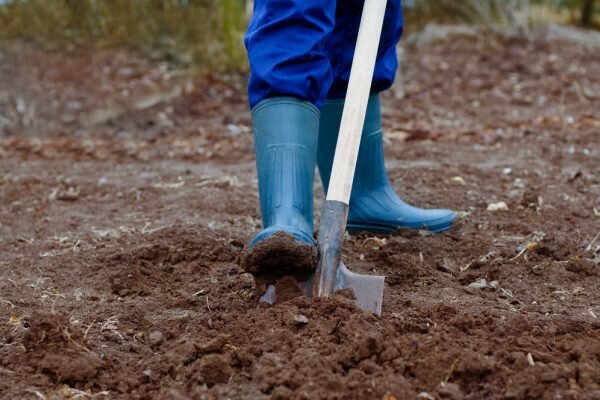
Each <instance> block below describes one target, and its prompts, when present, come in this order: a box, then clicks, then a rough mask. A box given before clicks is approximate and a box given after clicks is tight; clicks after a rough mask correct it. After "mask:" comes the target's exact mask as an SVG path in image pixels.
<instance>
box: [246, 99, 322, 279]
mask: <svg viewBox="0 0 600 400" xmlns="http://www.w3.org/2000/svg"><path fill="white" fill-rule="evenodd" d="M252 122H253V127H254V150H255V152H256V170H257V173H258V191H259V198H260V209H261V212H262V221H263V230H262V231H260V232H259V233H258V235H256V236H255V237H254V238H253V239H252V241H251V242H250V244H249V245H248V248H247V249H246V251H245V252H244V253H243V255H242V260H241V264H242V266H243V267H244V268H245V269H246V270H248V271H249V272H253V273H266V272H274V273H288V272H291V273H293V272H297V270H303V269H304V270H312V269H313V268H314V266H315V262H316V247H315V241H314V239H313V182H314V177H315V167H316V156H317V142H318V140H317V136H318V133H319V110H318V109H317V108H316V107H315V106H314V105H312V104H311V103H309V102H306V101H301V100H298V99H295V98H292V97H275V98H270V99H267V100H263V101H261V102H260V103H259V104H257V105H256V107H254V109H253V110H252ZM274 270H275V271H274Z"/></svg>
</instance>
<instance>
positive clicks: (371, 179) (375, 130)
mask: <svg viewBox="0 0 600 400" xmlns="http://www.w3.org/2000/svg"><path fill="white" fill-rule="evenodd" d="M352 2H355V3H357V4H354V7H348V8H345V7H338V10H337V13H338V15H337V19H336V26H335V28H334V32H333V34H332V35H331V37H330V38H329V39H328V40H327V42H326V43H327V51H328V52H330V54H331V55H330V57H331V61H332V64H333V65H332V69H333V73H334V81H333V84H332V87H331V90H330V92H329V94H328V100H327V101H326V102H325V105H324V107H323V110H322V112H321V119H320V130H319V145H318V147H319V148H318V156H317V159H318V164H319V173H320V175H321V179H322V181H323V187H324V188H325V190H327V187H328V185H329V177H330V174H331V167H332V164H333V156H334V153H335V146H336V143H337V137H338V133H339V127H340V121H341V117H342V111H343V108H344V100H343V99H344V96H345V93H346V89H347V86H348V79H349V76H350V68H351V64H352V55H353V51H348V49H354V44H355V43H356V36H357V34H358V23H359V21H360V9H361V7H357V5H361V4H362V0H352ZM358 3H361V4H358ZM401 34H402V9H401V4H400V0H390V1H388V5H387V10H386V17H385V21H384V27H383V32H382V38H381V43H380V47H379V51H378V56H377V63H376V66H375V73H374V78H373V85H372V89H371V92H372V95H371V97H370V98H369V104H368V107H367V115H366V119H365V125H364V127H363V133H362V138H361V144H360V150H359V154H358V160H357V165H356V173H355V176H354V183H353V186H352V194H351V196H350V210H349V214H348V225H347V226H348V229H349V230H354V231H358V230H370V231H393V230H395V229H397V228H401V227H402V228H421V229H429V230H432V231H434V232H443V231H445V230H447V229H449V228H450V227H451V226H452V221H453V220H454V219H455V215H454V213H453V212H452V211H450V210H428V209H422V208H417V207H413V206H411V205H409V204H407V203H405V202H404V201H403V200H402V199H400V198H399V197H398V196H397V195H396V193H395V191H394V189H393V187H392V186H391V184H390V181H389V179H388V176H387V172H386V169H385V163H384V157H383V137H382V130H381V107H380V103H379V92H381V91H383V90H386V89H388V88H389V87H390V86H391V85H392V83H393V81H394V75H395V72H396V68H397V66H398V60H397V57H396V44H397V42H398V40H399V39H400V36H401Z"/></svg>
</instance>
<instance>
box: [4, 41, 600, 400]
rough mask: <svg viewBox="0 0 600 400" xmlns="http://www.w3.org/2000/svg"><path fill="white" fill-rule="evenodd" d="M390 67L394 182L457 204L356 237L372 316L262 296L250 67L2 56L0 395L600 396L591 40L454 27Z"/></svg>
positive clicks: (598, 162) (333, 304)
mask: <svg viewBox="0 0 600 400" xmlns="http://www.w3.org/2000/svg"><path fill="white" fill-rule="evenodd" d="M403 72H404V75H403V81H404V91H405V98H404V99H403V100H400V99H397V98H395V97H394V96H392V95H389V94H388V95H387V96H386V97H385V98H384V107H385V109H384V111H385V121H384V122H385V127H386V136H385V137H386V151H387V161H388V166H389V168H390V171H391V180H392V182H393V184H394V186H395V187H396V189H397V190H399V191H400V192H401V193H402V194H403V196H404V197H405V198H406V199H407V200H409V201H411V202H413V203H415V204H418V205H421V206H431V207H450V208H452V209H454V210H457V211H459V213H460V219H459V220H458V223H457V224H456V226H455V227H454V228H453V229H452V230H451V231H450V232H449V233H446V234H442V235H432V234H429V233H427V232H419V231H407V230H401V231H398V232H396V233H394V234H391V235H370V234H360V235H358V236H352V237H351V238H350V239H348V240H346V243H345V249H344V261H345V262H346V264H347V265H348V266H349V268H351V269H353V270H355V271H359V272H361V273H377V274H383V275H386V276H387V279H386V281H387V285H386V288H385V298H384V305H383V314H382V316H381V318H378V317H375V316H371V315H367V314H364V313H362V312H361V311H359V310H357V309H356V308H355V307H354V305H353V301H352V298H351V293H340V294H338V295H336V296H334V297H332V298H327V299H306V298H301V297H297V296H295V292H294V290H293V288H294V285H293V284H289V285H288V286H289V287H287V288H286V287H284V288H282V293H284V292H285V293H286V294H289V296H287V298H288V300H287V301H283V302H279V303H278V304H276V305H274V306H266V305H264V304H259V303H257V301H256V299H257V295H259V294H260V293H258V291H259V290H258V288H257V285H256V283H255V282H254V279H253V277H252V275H250V274H248V273H245V272H244V271H243V270H242V268H241V267H240V265H239V257H240V255H241V253H242V250H243V246H244V244H245V243H247V241H248V240H249V239H250V238H251V237H252V236H253V235H254V234H256V232H257V231H258V229H259V227H260V217H259V210H258V200H257V189H256V180H255V175H254V170H253V155H252V136H251V129H250V120H249V113H248V110H247V106H246V98H245V96H244V85H245V77H243V76H234V77H215V76H213V77H206V78H203V79H202V80H195V81H191V82H190V81H188V80H187V78H185V77H184V75H182V74H181V73H179V72H178V71H177V70H175V69H171V67H170V66H168V65H163V64H157V63H154V62H150V61H145V60H143V59H140V57H132V56H131V55H129V54H127V53H124V52H115V51H106V52H100V53H94V54H85V53H83V54H82V53H72V54H54V53H45V52H42V51H38V50H34V49H29V50H24V49H23V47H20V48H14V47H5V48H3V49H2V50H0V132H3V133H0V135H1V136H0V318H1V321H2V323H1V324H0V397H1V398H5V399H13V398H23V399H42V398H46V399H61V398H66V399H71V398H110V399H192V398H193V399H226V398H232V399H386V400H393V399H600V320H599V319H598V317H600V255H599V252H600V238H598V234H599V233H600V112H599V110H600V51H598V50H597V49H590V48H584V47H582V46H581V45H578V44H577V43H574V42H567V41H559V40H552V41H549V40H542V39H537V40H534V41H526V40H523V39H499V38H493V37H487V38H484V39H482V38H478V39H474V38H468V37H464V38H454V39H452V40H451V41H443V42H431V43H429V44H422V45H420V46H418V47H415V48H413V49H409V50H408V51H407V58H406V60H405V66H404V71H403ZM317 197H318V199H319V200H318V201H319V202H320V201H321V199H322V197H323V196H322V189H321V186H320V184H319V183H317ZM501 202H504V203H501ZM315 209H316V210H318V209H319V204H317V205H316V207H315ZM494 210H495V211H494ZM284 285H285V283H284Z"/></svg>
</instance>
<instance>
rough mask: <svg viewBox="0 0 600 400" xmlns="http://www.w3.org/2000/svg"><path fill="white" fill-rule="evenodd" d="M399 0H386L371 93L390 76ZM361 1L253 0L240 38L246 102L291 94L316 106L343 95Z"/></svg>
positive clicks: (397, 33) (399, 20)
mask: <svg viewBox="0 0 600 400" xmlns="http://www.w3.org/2000/svg"><path fill="white" fill-rule="evenodd" d="M400 1H401V0H388V4H387V9H386V15H385V20H384V25H383V32H382V35H381V42H380V45H379V51H378V55H377V63H376V65H375V73H374V77H373V84H372V87H371V92H372V93H379V92H381V91H383V90H385V89H388V88H389V87H390V86H391V85H392V83H393V81H394V76H395V73H396V68H397V66H398V60H397V57H396V44H397V43H398V41H399V40H400V36H401V35H402V6H401V3H400ZM363 5H364V0H255V2H254V14H253V17H252V21H251V22H250V25H249V27H248V31H247V32H246V36H245V38H244V42H245V44H246V49H247V51H248V57H249V59H250V81H249V85H248V97H249V101H250V106H251V107H252V108H254V106H255V105H257V104H258V103H259V102H261V101H262V100H264V99H267V98H271V97H281V96H290V97H295V98H298V99H301V100H306V101H309V102H311V103H313V104H314V105H315V106H317V107H318V108H319V109H320V108H321V107H322V106H323V102H324V101H325V99H339V98H343V97H345V95H346V89H347V87H348V79H349V77H350V67H351V65H352V56H353V54H354V48H355V46H356V37H357V35H358V28H359V25H360V18H361V14H362V9H363Z"/></svg>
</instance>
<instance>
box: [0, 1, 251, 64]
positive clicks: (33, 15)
mask: <svg viewBox="0 0 600 400" xmlns="http://www.w3.org/2000/svg"><path fill="white" fill-rule="evenodd" d="M245 20H246V18H245V0H222V1H219V2H214V1H209V0H156V1H150V0H139V1H133V0H103V1H94V0H52V1H48V0H28V1H27V2H11V3H8V4H6V5H4V6H1V7H0V38H4V39H15V38H18V39H23V40H27V41H30V42H35V43H37V44H41V45H43V46H48V47H50V48H58V49H65V48H67V49H68V48H73V47H81V46H83V47H114V46H126V47H131V48H134V49H139V50H142V51H144V52H146V53H149V54H151V55H154V56H156V57H160V58H163V59H168V60H170V61H175V62H180V63H184V64H194V65H198V66H202V67H208V68H211V69H222V68H236V69H237V68H241V67H243V66H244V64H245V57H244V51H243V46H242V41H241V37H242V32H243V30H244V28H245Z"/></svg>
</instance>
